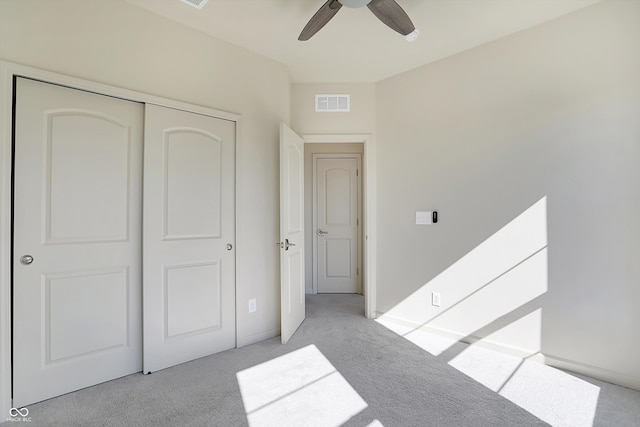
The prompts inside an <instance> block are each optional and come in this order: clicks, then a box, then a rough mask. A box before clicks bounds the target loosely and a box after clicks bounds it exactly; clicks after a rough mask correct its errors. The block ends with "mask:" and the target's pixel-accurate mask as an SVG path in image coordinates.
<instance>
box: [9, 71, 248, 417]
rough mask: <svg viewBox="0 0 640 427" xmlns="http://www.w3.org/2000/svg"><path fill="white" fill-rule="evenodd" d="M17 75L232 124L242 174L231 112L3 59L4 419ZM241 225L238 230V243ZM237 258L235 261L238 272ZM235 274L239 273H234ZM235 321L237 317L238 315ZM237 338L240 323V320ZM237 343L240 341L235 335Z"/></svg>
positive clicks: (238, 118) (238, 136) (238, 132)
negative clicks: (196, 114)
mask: <svg viewBox="0 0 640 427" xmlns="http://www.w3.org/2000/svg"><path fill="white" fill-rule="evenodd" d="M17 77H24V78H28V79H34V80H40V81H43V82H46V83H52V84H57V85H60V86H67V87H70V88H74V89H80V90H84V91H87V92H93V93H97V94H101V95H107V96H112V97H115V98H122V99H125V100H129V101H135V102H140V103H144V104H155V105H160V106H163V107H168V108H175V109H178V110H184V111H188V112H192V113H198V114H203V115H207V116H212V117H216V118H220V119H225V120H230V121H233V122H235V123H236V158H235V163H236V168H235V170H236V182H237V178H238V177H237V174H238V172H237V171H238V169H239V168H238V164H239V158H238V153H240V152H241V151H242V150H240V149H239V145H240V143H241V141H242V135H241V129H242V126H240V123H241V116H240V115H239V114H235V113H229V112H225V111H221V110H216V109H212V108H208V107H203V106H198V105H192V104H188V103H184V102H179V101H174V100H171V99H167V98H162V97H158V96H154V95H149V94H146V93H143V92H137V91H132V90H128V89H122V88H118V87H114V86H110V85H105V84H102V83H98V82H93V81H90V80H84V79H80V78H76V77H70V76H66V75H63V74H59V73H54V72H50V71H46V70H41V69H38V68H33V67H28V66H24V65H20V64H15V63H11V62H7V61H0V378H2V381H0V419H2V417H4V416H5V415H6V414H9V411H10V409H11V408H12V399H11V384H12V381H13V379H12V372H11V371H12V366H11V353H12V348H11V334H12V327H13V325H12V300H11V268H12V264H11V259H12V244H11V236H12V228H11V226H12V199H13V193H12V192H13V189H12V176H13V164H12V157H13V153H12V150H13V149H12V145H13V141H12V138H13V98H14V90H15V89H14V88H15V85H14V82H15V79H16V78H17ZM237 200H238V197H237V186H236V206H235V217H236V220H237V218H238V217H239V215H238V213H239V212H238V206H237ZM237 230H238V227H236V236H235V237H236V242H237V241H239V240H238V235H237ZM238 264H239V263H238V258H236V273H237V265H238ZM236 276H237V274H236ZM237 294H238V287H237V286H236V313H237V312H239V307H238V301H239V298H238V295H237ZM236 319H237V316H236ZM236 335H237V320H236ZM236 341H237V337H236Z"/></svg>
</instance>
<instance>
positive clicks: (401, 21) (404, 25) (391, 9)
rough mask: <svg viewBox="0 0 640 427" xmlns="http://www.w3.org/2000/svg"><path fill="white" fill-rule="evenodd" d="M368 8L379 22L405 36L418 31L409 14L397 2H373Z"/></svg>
mask: <svg viewBox="0 0 640 427" xmlns="http://www.w3.org/2000/svg"><path fill="white" fill-rule="evenodd" d="M367 7H368V8H369V10H370V11H371V12H373V14H374V15H376V16H377V17H378V19H379V20H381V21H382V22H383V23H384V24H386V25H387V26H388V27H389V28H391V29H393V30H395V31H397V32H399V33H400V34H402V35H403V36H406V35H407V34H410V33H412V32H413V31H414V30H415V29H416V27H415V26H414V25H413V22H411V18H409V15H407V12H405V11H404V9H403V8H402V7H400V5H399V4H398V3H396V1H395V0H373V1H372V2H371V3H369V4H368V5H367Z"/></svg>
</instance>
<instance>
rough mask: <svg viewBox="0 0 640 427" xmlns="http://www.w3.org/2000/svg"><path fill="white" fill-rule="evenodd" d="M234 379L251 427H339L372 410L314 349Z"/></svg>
mask: <svg viewBox="0 0 640 427" xmlns="http://www.w3.org/2000/svg"><path fill="white" fill-rule="evenodd" d="M236 377H237V379H238V385H239V386H240V391H241V393H242V401H243V403H244V407H245V411H246V413H247V420H248V421H249V425H250V426H251V427H261V426H265V427H266V426H274V425H277V426H301V425H304V426H323V427H333V426H335V427H337V426H340V425H342V424H343V423H345V422H346V421H348V420H349V419H350V418H351V417H353V416H354V415H356V414H358V413H360V412H361V411H362V410H364V409H365V408H367V406H368V405H367V403H366V402H365V401H364V400H363V399H362V398H361V397H360V395H359V394H358V393H357V392H356V391H355V390H354V389H353V387H351V386H350V385H349V383H348V382H347V381H346V380H345V379H344V377H343V376H342V375H341V374H340V373H339V372H338V371H337V370H336V368H335V367H334V366H333V365H332V364H331V362H329V360H327V358H326V357H325V356H324V355H323V354H322V353H321V352H320V350H318V348H317V347H316V346H315V345H309V346H307V347H304V348H301V349H299V350H296V351H293V352H291V353H288V354H286V355H284V356H281V357H278V358H276V359H273V360H270V361H268V362H265V363H262V364H260V365H257V366H254V367H252V368H249V369H246V370H244V371H240V372H238V373H237V374H236Z"/></svg>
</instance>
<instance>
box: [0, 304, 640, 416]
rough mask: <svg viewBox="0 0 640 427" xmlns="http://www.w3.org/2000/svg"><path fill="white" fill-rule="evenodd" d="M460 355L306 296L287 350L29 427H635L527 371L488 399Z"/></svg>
mask: <svg viewBox="0 0 640 427" xmlns="http://www.w3.org/2000/svg"><path fill="white" fill-rule="evenodd" d="M469 347H472V346H468V345H466V344H463V343H455V344H454V345H452V346H450V347H449V348H448V349H447V350H446V351H444V352H442V353H441V354H439V355H438V356H434V355H432V354H430V353H429V352H428V351H425V350H424V349H422V348H421V347H420V346H418V345H416V344H415V343H413V342H410V341H409V340H407V339H405V338H403V337H402V336H401V335H398V334H397V333H395V332H393V331H391V330H390V329H388V328H386V327H385V326H383V325H381V324H380V323H378V322H376V321H374V320H369V319H366V318H364V298H363V297H361V296H358V295H309V296H307V318H306V320H305V321H304V322H303V324H302V325H301V327H300V329H299V330H298V331H297V332H296V334H295V335H294V337H293V338H292V339H291V340H290V342H289V343H288V344H286V345H282V344H280V338H279V337H277V338H273V339H270V340H267V341H263V342H260V343H257V344H254V345H251V346H247V347H243V348H240V349H233V350H229V351H225V352H222V353H219V354H215V355H212V356H209V357H205V358H202V359H198V360H195V361H193V362H189V363H185V364H182V365H179V366H175V367H172V368H169V369H165V370H162V371H158V372H155V373H153V374H151V375H142V374H134V375H130V376H127V377H124V378H120V379H117V380H113V381H109V382H106V383H103V384H99V385H96V386H93V387H89V388H86V389H83V390H79V391H76V392H73V393H69V394H66V395H64V396H60V397H56V398H54V399H50V400H47V401H44V402H40V403H37V404H33V405H29V406H28V409H29V419H28V420H29V424H28V425H30V426H34V427H35V426H64V427H68V426H82V427H88V426H116V427H117V426H150V427H151V426H154V427H158V426H221V427H226V426H246V425H251V426H252V427H256V426H265V427H268V426H273V427H280V426H287V425H290V426H296V427H297V426H305V427H306V426H321V427H334V426H335V427H337V426H341V425H344V426H361V427H379V426H386V427H393V426H452V427H457V426H474V427H478V426H492V427H495V426H509V427H513V426H538V425H557V426H563V425H566V426H571V427H582V426H583V425H584V426H587V425H591V426H616V427H620V426H640V392H638V391H634V390H631V389H627V388H624V387H619V386H615V385H612V384H609V383H605V382H602V381H597V380H593V379H590V378H587V377H584V376H580V375H576V374H571V373H567V372H564V371H559V370H555V369H552V368H549V367H546V366H544V365H540V364H537V363H535V362H530V363H532V364H535V366H534V365H531V366H529V365H527V364H522V363H520V364H519V365H518V366H519V367H518V371H517V372H516V373H517V375H515V374H511V376H510V377H509V381H510V382H509V383H508V384H507V383H505V384H506V386H508V387H505V386H502V387H501V388H500V390H498V391H494V390H493V389H492V388H491V387H488V386H487V385H484V383H486V382H485V381H483V380H482V375H485V377H487V378H491V375H493V374H492V372H489V373H488V374H487V372H486V369H485V370H484V371H482V370H481V369H480V368H482V365H483V361H484V360H486V358H487V357H490V356H489V353H487V352H486V351H484V353H482V357H483V359H482V360H481V361H477V360H476V361H474V360H471V361H469V358H468V357H467V358H466V359H465V361H466V362H465V364H464V366H465V369H463V370H464V372H463V371H462V370H461V369H460V367H459V366H458V365H459V364H460V362H459V361H460V360H461V359H460V358H459V357H460V356H461V355H462V354H469V353H468V352H467V353H465V351H466V350H468V349H469ZM456 358H458V359H457V360H458V362H455V363H454V362H453V361H454V360H456ZM497 360H499V358H498V359H497ZM456 366H457V367H456ZM487 366H491V364H489V365H487ZM536 366H537V367H540V368H539V369H545V370H546V371H544V372H546V373H545V374H540V372H542V371H536V369H538V368H536ZM485 368H486V367H485ZM474 369H480V371H482V372H483V373H482V374H481V375H480V376H476V375H474ZM480 371H478V372H480ZM545 375H548V376H545ZM474 376H476V377H477V378H479V379H474ZM559 376H561V377H559ZM543 377H544V378H558V381H559V382H558V383H557V384H556V385H554V384H551V382H552V380H548V382H546V383H545V382H540V381H541V380H540V378H543ZM516 380H517V381H516ZM545 381H547V380H545ZM507 392H508V393H507ZM15 424H17V423H16V422H8V423H6V424H5V425H7V426H8V425H15Z"/></svg>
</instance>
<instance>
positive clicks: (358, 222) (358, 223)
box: [356, 218, 360, 226]
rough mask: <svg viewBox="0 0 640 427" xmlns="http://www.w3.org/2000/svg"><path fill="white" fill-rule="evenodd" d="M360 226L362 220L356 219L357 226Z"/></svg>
mask: <svg viewBox="0 0 640 427" xmlns="http://www.w3.org/2000/svg"><path fill="white" fill-rule="evenodd" d="M358 225H360V218H356V226H358Z"/></svg>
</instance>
